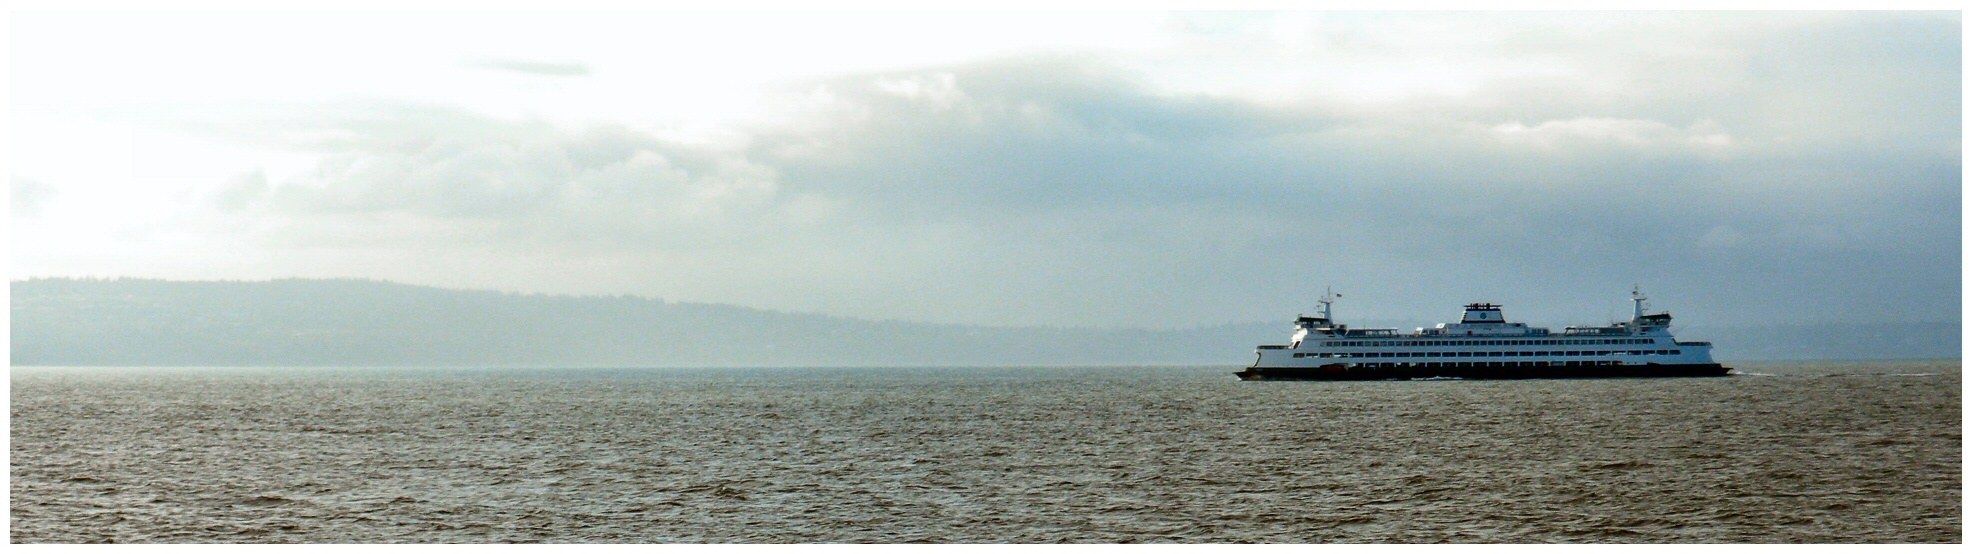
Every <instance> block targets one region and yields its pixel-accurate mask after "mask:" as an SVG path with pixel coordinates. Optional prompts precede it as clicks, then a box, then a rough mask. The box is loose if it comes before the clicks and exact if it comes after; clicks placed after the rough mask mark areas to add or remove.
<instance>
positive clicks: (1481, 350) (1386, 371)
mask: <svg viewBox="0 0 1972 554" xmlns="http://www.w3.org/2000/svg"><path fill="white" fill-rule="evenodd" d="M1336 298H1338V295H1335V294H1334V293H1333V292H1332V291H1331V292H1329V293H1326V294H1323V295H1322V297H1321V299H1320V300H1319V302H1320V303H1321V308H1320V309H1321V313H1320V315H1315V316H1308V315H1303V316H1300V317H1298V318H1296V319H1295V321H1294V336H1293V338H1292V341H1291V342H1289V343H1287V344H1266V345H1260V347H1259V348H1258V350H1257V351H1256V353H1257V354H1258V355H1259V357H1258V359H1256V360H1254V362H1253V366H1252V367H1248V368H1246V369H1245V370H1244V371H1240V372H1238V373H1235V374H1234V375H1237V376H1239V378H1240V379H1241V380H1244V381H1277V380H1278V381H1369V380H1411V379H1579V378H1609V377H1721V376H1725V375H1726V374H1727V372H1728V371H1730V370H1731V368H1728V367H1725V366H1722V365H1719V364H1718V363H1716V362H1713V361H1712V343H1709V342H1684V341H1679V340H1677V338H1676V337H1673V336H1671V330H1670V328H1671V314H1670V313H1669V312H1660V313H1654V314H1646V313H1644V304H1643V303H1644V300H1646V298H1645V297H1644V295H1643V292H1642V290H1641V289H1632V290H1631V291H1630V301H1631V302H1633V303H1635V305H1636V313H1635V315H1634V316H1633V317H1631V318H1630V320H1629V321H1621V322H1616V323H1612V324H1610V325H1605V326H1589V327H1572V326H1571V327H1566V328H1564V329H1562V330H1561V332H1558V333H1557V332H1553V331H1550V330H1549V329H1547V328H1545V327H1529V326H1527V324H1525V323H1518V322H1509V321H1507V320H1506V317H1505V316H1504V315H1502V312H1501V310H1500V305H1499V304H1492V303H1485V302H1479V303H1472V304H1466V305H1465V314H1464V316H1463V317H1460V318H1459V322H1458V323H1440V324H1438V325H1437V326H1435V327H1431V328H1428V329H1427V328H1422V327H1420V328H1418V329H1417V330H1415V331H1413V332H1409V333H1402V332H1399V331H1398V330H1397V329H1357V328H1351V327H1349V326H1348V325H1343V324H1338V323H1336V322H1335V321H1334V320H1333V319H1332V317H1331V313H1330V312H1331V310H1332V309H1333V308H1334V304H1335V299H1336Z"/></svg>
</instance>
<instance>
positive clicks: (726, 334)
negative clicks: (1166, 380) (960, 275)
mask: <svg viewBox="0 0 1972 554" xmlns="http://www.w3.org/2000/svg"><path fill="white" fill-rule="evenodd" d="M12 291H13V322H12V325H13V337H12V339H13V343H12V345H13V353H12V363H14V364H16V365H105V366H185V365H220V366H232V365H245V366H267V365H301V366H318V365H351V366H378V365H386V366H397V365H413V366H421V365H436V366H460V365H491V366H576V367H586V366H613V367H689V366H718V367H723V366H872V365H875V366H968V365H1028V364H1031V365H1125V364H1228V365H1232V364H1241V363H1246V362H1249V361H1250V358H1251V356H1252V353H1251V352H1252V346H1253V345H1254V344H1258V343H1260V342H1267V341H1277V340H1278V339H1279V338H1280V336H1281V335H1282V329H1283V328H1284V327H1285V325H1284V324H1278V323H1276V324H1254V325H1243V326H1242V325H1226V326H1219V327H1210V328H1204V329H1196V330H1185V331H1158V332H1148V331H1134V330H1089V329H1057V328H1041V327H983V326H962V325H936V324H925V323H906V322H894V321H865V320H855V319H846V318H837V317H828V316H820V315H810V314H790V313H779V312H771V311H763V310H754V309H748V308H740V307H735V306H725V305H713V304H690V303H677V302H663V301H659V300H651V299H645V298H637V297H621V296H619V297H595V296H589V297H573V296H550V295H520V294H506V293H498V292H482V291H458V290H446V289H438V288H430V287H419V286H410V285H401V284H395V283H388V282H380V281H361V280H303V279H285V280H276V281H261V282H234V281H225V282H185V281H160V280H147V279H108V280H89V279H34V280H28V281H15V282H13V283H12Z"/></svg>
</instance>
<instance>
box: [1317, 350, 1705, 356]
mask: <svg viewBox="0 0 1972 554" xmlns="http://www.w3.org/2000/svg"><path fill="white" fill-rule="evenodd" d="M1682 353H1683V351H1681V350H1552V351H1547V350H1544V351H1539V352H1533V351H1528V352H1319V353H1317V352H1295V353H1294V357H1296V358H1493V357H1504V356H1612V355H1614V356H1620V355H1624V354H1628V355H1631V356H1650V355H1672V356H1675V355H1678V354H1682Z"/></svg>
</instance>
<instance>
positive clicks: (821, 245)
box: [7, 11, 1963, 328]
mask: <svg viewBox="0 0 1972 554" xmlns="http://www.w3.org/2000/svg"><path fill="white" fill-rule="evenodd" d="M9 25H10V29H9V33H10V34H9V39H8V41H9V48H10V51H9V64H10V65H9V70H8V73H9V78H10V79H9V91H8V94H9V112H8V123H7V127H8V130H9V137H10V141H9V156H10V160H9V165H8V172H9V178H10V181H11V187H10V194H9V202H10V206H9V209H10V212H11V216H10V220H9V238H8V242H9V248H10V249H11V252H10V256H9V264H10V273H11V277H12V278H13V279H24V278H32V277H59V276H71V277H81V276H90V277H113V276H122V277H147V278H167V279H202V280H203V279H245V280H260V279H275V278H287V277H307V278H368V279H384V280H391V281H397V282H403V283H411V284H420V285H432V286H441V287H448V288H467V289H486V290H503V291H514V292H525V293H552V294H583V295H638V296H646V297H657V298H663V299H666V300H672V301H688V302H714V303H725V304H736V305H741V306H749V307H756V308H764V309H772V310H782V311H792V312H811V313H822V314H829V315H837V316H845V317H854V318H863V319H878V320H884V319H894V320H908V321H924V322H940V323H963V324H981V325H1050V326H1072V327H1125V328H1140V327H1149V328H1185V327H1190V326H1201V325H1215V324H1220V323H1232V322H1252V321H1272V320H1281V321H1286V320H1287V319H1290V318H1291V317H1292V316H1293V315H1295V314H1296V313H1301V312H1312V311H1313V306H1314V302H1315V299H1316V298H1317V297H1319V296H1320V295H1321V294H1322V292H1323V291H1324V290H1326V289H1330V288H1332V289H1333V290H1334V291H1336V292H1339V293H1342V294H1343V298H1342V300H1341V301H1339V302H1338V303H1337V304H1336V307H1335V311H1336V314H1335V315H1336V316H1337V317H1338V318H1339V319H1341V320H1343V321H1345V322H1347V321H1351V320H1374V319H1384V320H1401V321H1417V322H1430V321H1448V320H1452V318H1455V317H1457V315H1458V306H1459V305H1460V304H1464V303H1468V302H1478V301H1486V302H1497V303H1501V304H1504V305H1505V306H1506V310H1507V315H1508V317H1509V318H1511V319H1516V320H1525V321H1529V322H1530V323H1534V324H1537V325H1551V326H1556V327H1558V326H1561V325H1567V324H1593V323H1603V322H1606V321H1608V320H1609V319H1611V318H1623V317H1627V315H1628V313H1629V311H1630V307H1629V302H1628V300H1627V298H1628V294H1629V291H1630V290H1631V287H1633V286H1641V287H1642V288H1643V290H1644V291H1645V292H1646V293H1648V294H1649V295H1650V296H1651V298H1652V300H1651V306H1652V307H1653V309H1659V310H1669V311H1671V312H1672V313H1673V314H1674V315H1676V316H1677V317H1678V319H1679V321H1680V322H1681V323H1683V324H1685V325H1759V324H1768V323H1789V322H1798V323H1834V322H1857V323H1872V322H1912V321H1924V322H1954V323H1955V322H1957V321H1959V319H1960V310H1961V305H1962V293H1961V283H1962V278H1961V270H1960V264H1961V257H1960V256H1961V251H1962V248H1961V243H1960V241H1961V229H1962V223H1961V209H1962V206H1963V200H1962V190H1963V188H1962V177H1961V175H1962V168H1961V164H1962V158H1961V155H1962V154H1961V153H1962V152H1963V145H1962V142H1961V141H1962V136H1963V129H1962V125H1963V123H1962V121H1963V118H1962V113H1961V110H1962V107H1961V106H1962V90H1961V86H1962V85H1961V83H1962V82H1963V79H1962V51H1963V48H1962V40H1963V39H1962V31H1961V29H1962V22H1961V20H1960V15H1959V14H1958V13H1957V12H1589V13H1552V12H1196V11H1178V12H1157V11H1088V12H1064V11H1047V12H963V11H941V12H885V11H875V12H870V11H861V12H810V13H802V12H783V11H747V12H676V11H674V12H595V11H587V12H517V11H500V12H467V11H429V12H416V11H387V12H307V11H287V12H258V13H250V12H198V13H193V12H158V13H139V12H121V11H92V12H76V13H55V12H15V13H12V14H11V19H10V21H9Z"/></svg>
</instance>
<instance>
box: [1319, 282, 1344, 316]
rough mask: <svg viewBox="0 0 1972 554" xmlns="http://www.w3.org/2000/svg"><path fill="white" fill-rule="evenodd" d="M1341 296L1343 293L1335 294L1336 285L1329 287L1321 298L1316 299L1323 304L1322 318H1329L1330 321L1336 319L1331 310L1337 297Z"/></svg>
mask: <svg viewBox="0 0 1972 554" xmlns="http://www.w3.org/2000/svg"><path fill="white" fill-rule="evenodd" d="M1341 297H1342V295H1340V294H1335V288H1334V287H1327V290H1326V291H1325V292H1323V293H1322V297H1321V299H1320V300H1316V302H1320V303H1321V305H1322V319H1325V320H1328V321H1330V322H1333V321H1335V319H1334V317H1333V315H1332V314H1331V311H1332V310H1333V309H1334V306H1335V299H1337V298H1341Z"/></svg>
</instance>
